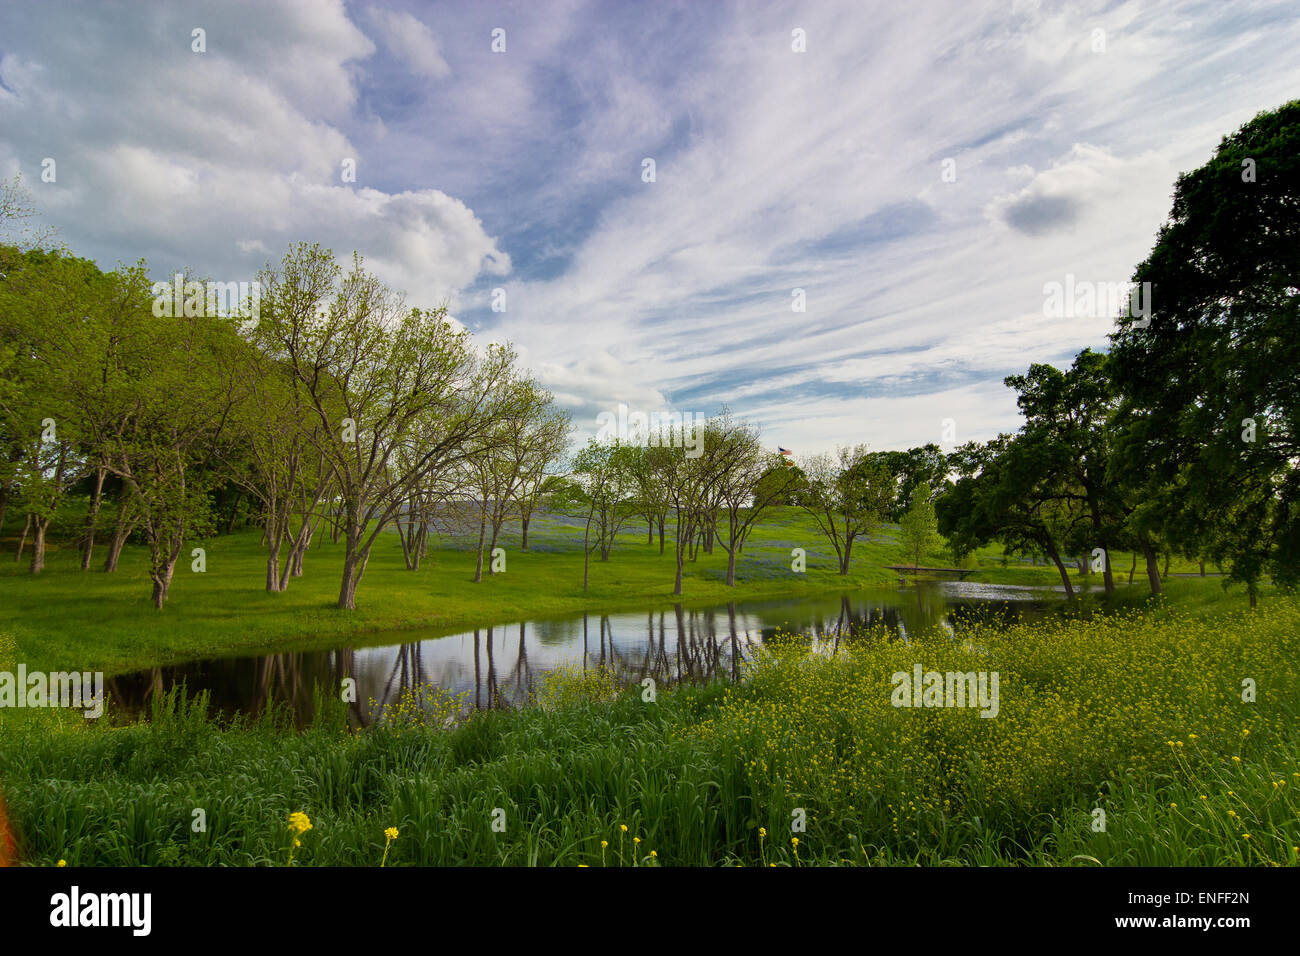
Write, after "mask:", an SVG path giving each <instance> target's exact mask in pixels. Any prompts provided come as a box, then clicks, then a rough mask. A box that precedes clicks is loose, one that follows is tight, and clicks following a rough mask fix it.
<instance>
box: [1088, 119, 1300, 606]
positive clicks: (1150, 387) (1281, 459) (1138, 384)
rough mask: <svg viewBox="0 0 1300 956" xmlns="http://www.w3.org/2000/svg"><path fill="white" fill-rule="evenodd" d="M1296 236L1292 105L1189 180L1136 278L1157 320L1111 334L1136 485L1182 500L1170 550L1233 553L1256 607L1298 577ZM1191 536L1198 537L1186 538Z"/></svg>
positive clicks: (1133, 320) (1237, 575) (1297, 127)
mask: <svg viewBox="0 0 1300 956" xmlns="http://www.w3.org/2000/svg"><path fill="white" fill-rule="evenodd" d="M1298 238H1300V100H1293V101H1291V102H1289V103H1286V104H1285V105H1284V106H1282V107H1281V108H1279V109H1277V110H1275V111H1273V112H1268V113H1261V114H1259V115H1258V116H1256V117H1255V118H1254V119H1253V120H1251V121H1250V122H1248V123H1246V124H1245V125H1244V126H1242V127H1241V129H1239V130H1238V131H1237V132H1235V133H1233V134H1232V135H1231V136H1227V137H1224V139H1223V140H1222V142H1221V143H1220V145H1219V147H1218V149H1217V150H1216V151H1215V154H1214V156H1213V157H1212V158H1211V159H1210V161H1209V162H1207V163H1206V164H1205V165H1204V166H1202V167H1200V168H1199V169H1197V170H1194V171H1193V172H1190V173H1185V174H1183V175H1182V176H1180V177H1179V178H1178V182H1177V184H1176V186H1175V189H1174V201H1173V208H1172V210H1171V212H1170V217H1169V221H1168V222H1167V223H1166V224H1165V225H1164V226H1163V227H1162V228H1161V230H1160V232H1159V234H1158V236H1157V238H1156V243H1155V246H1154V248H1153V249H1152V251H1151V253H1150V255H1149V256H1148V257H1147V258H1146V259H1145V260H1144V261H1143V262H1142V263H1141V264H1139V265H1138V267H1137V269H1136V270H1135V272H1134V276H1133V278H1134V281H1135V282H1149V283H1151V286H1150V288H1151V303H1150V304H1151V309H1150V314H1149V316H1147V317H1145V318H1144V319H1142V320H1139V319H1138V318H1137V317H1122V318H1121V320H1120V323H1119V330H1118V331H1117V332H1116V333H1115V335H1113V336H1112V350H1111V355H1112V367H1113V375H1114V379H1115V381H1116V383H1117V385H1118V387H1119V389H1120V391H1121V393H1122V394H1123V395H1124V400H1125V401H1124V416H1123V426H1124V431H1125V436H1124V439H1125V444H1126V446H1127V447H1128V448H1129V449H1131V451H1130V455H1132V456H1134V457H1133V460H1132V465H1133V467H1134V468H1135V469H1136V468H1142V469H1144V470H1145V471H1146V472H1147V473H1148V477H1147V481H1146V482H1140V481H1138V480H1136V479H1131V483H1133V484H1134V485H1138V484H1143V485H1144V486H1145V487H1147V488H1148V489H1149V488H1150V487H1152V486H1157V487H1174V486H1176V487H1178V488H1179V492H1180V496H1179V500H1178V502H1176V503H1175V505H1176V506H1175V507H1174V508H1173V509H1172V510H1170V511H1169V512H1168V517H1167V520H1164V521H1160V522H1159V523H1160V524H1162V525H1163V527H1164V529H1165V531H1166V532H1167V536H1168V538H1169V539H1170V540H1171V541H1173V542H1175V543H1176V544H1179V545H1181V546H1184V547H1195V548H1196V549H1198V550H1200V551H1201V553H1205V551H1206V550H1210V551H1212V552H1213V553H1215V554H1218V555H1220V556H1221V557H1222V559H1223V560H1224V561H1226V562H1227V563H1228V567H1229V580H1237V581H1241V582H1243V583H1245V584H1246V585H1247V588H1248V591H1249V592H1250V593H1251V595H1252V596H1253V595H1254V593H1255V590H1256V589H1257V584H1258V581H1259V579H1260V577H1261V576H1262V575H1263V574H1264V573H1266V572H1267V573H1272V574H1273V575H1274V576H1275V578H1276V579H1277V580H1279V581H1283V582H1294V581H1296V580H1297V578H1300V477H1298V476H1297V473H1296V467H1295V464H1296V462H1297V461H1298V460H1300V421H1298V419H1300V379H1297V377H1296V376H1295V374H1294V371H1293V370H1294V369H1295V368H1296V367H1297V365H1298V364H1300V339H1297V337H1296V335H1295V329H1296V327H1297V324H1298V323H1300V311H1298V310H1300V241H1297V240H1298ZM1152 520H1156V519H1155V516H1153V519H1152ZM1243 520H1245V521H1246V523H1247V525H1248V526H1249V529H1250V533H1248V534H1245V533H1242V528H1243V525H1242V522H1243ZM1189 529H1197V534H1198V537H1199V540H1195V541H1189V540H1187V539H1186V538H1183V537H1181V535H1182V534H1183V533H1184V532H1186V531H1187V530H1189ZM1225 583H1226V582H1225Z"/></svg>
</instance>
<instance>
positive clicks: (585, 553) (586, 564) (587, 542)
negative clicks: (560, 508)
mask: <svg viewBox="0 0 1300 956" xmlns="http://www.w3.org/2000/svg"><path fill="white" fill-rule="evenodd" d="M590 576H591V512H588V513H587V528H586V530H585V531H583V533H582V593H583V594H586V593H587V582H588V580H590ZM582 623H583V625H584V626H585V625H586V623H587V618H586V615H583V618H582ZM584 663H585V658H584Z"/></svg>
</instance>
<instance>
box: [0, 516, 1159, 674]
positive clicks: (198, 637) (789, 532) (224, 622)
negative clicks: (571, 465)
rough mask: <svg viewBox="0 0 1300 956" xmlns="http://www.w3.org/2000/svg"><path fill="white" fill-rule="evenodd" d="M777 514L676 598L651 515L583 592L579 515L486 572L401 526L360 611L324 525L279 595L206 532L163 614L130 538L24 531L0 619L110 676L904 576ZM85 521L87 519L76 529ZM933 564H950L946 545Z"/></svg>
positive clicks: (365, 584) (884, 549)
mask: <svg viewBox="0 0 1300 956" xmlns="http://www.w3.org/2000/svg"><path fill="white" fill-rule="evenodd" d="M766 517H767V520H765V521H764V522H763V523H761V524H760V525H759V526H758V528H757V529H756V530H755V532H754V535H753V538H752V543H751V544H750V546H749V547H747V548H746V550H745V552H744V553H743V554H742V555H741V557H740V559H739V561H738V565H737V586H736V587H734V588H731V587H728V586H727V585H726V582H725V576H726V553H725V552H724V551H723V550H722V549H721V548H715V549H714V553H713V554H712V555H705V554H701V555H700V557H699V558H698V560H697V561H694V562H688V563H687V565H686V571H685V575H686V576H685V581H684V585H683V591H684V594H683V596H682V597H681V598H676V597H674V596H673V594H672V587H673V573H674V558H673V555H672V541H671V539H670V540H669V541H668V550H667V552H666V553H665V554H663V555H660V554H659V547H658V543H657V542H656V543H655V544H648V543H647V542H646V535H645V530H644V527H643V526H642V527H641V528H640V529H639V530H635V529H633V530H627V531H625V532H624V533H623V535H622V536H621V538H620V540H619V542H618V545H617V547H616V549H615V550H614V552H613V555H612V557H611V559H610V561H609V562H607V563H602V562H601V561H599V559H598V556H597V557H596V558H595V559H593V562H592V569H591V584H590V589H589V590H588V592H587V593H585V594H584V593H583V590H582V530H581V527H580V526H579V525H578V524H577V522H575V521H573V520H571V519H562V518H543V519H541V520H539V521H537V522H535V526H534V527H533V528H532V529H530V534H529V550H528V551H523V550H522V549H521V547H520V538H519V533H518V530H517V528H514V527H508V528H507V530H506V533H505V534H504V535H503V540H502V541H501V542H500V545H501V546H502V547H504V548H505V550H506V572H505V573H504V574H498V575H491V576H489V575H487V574H486V572H485V574H484V580H483V581H482V582H481V583H478V584H475V583H474V582H473V580H472V579H473V576H474V564H475V552H474V545H475V543H476V541H470V540H468V539H465V538H444V539H441V540H439V541H437V542H436V543H435V544H434V545H433V546H431V548H430V553H429V555H428V557H427V558H426V559H425V561H424V562H423V564H422V566H421V567H420V569H419V570H417V571H409V570H407V569H406V566H405V563H404V561H403V559H402V552H401V547H400V544H399V542H398V539H397V537H396V535H395V534H392V533H389V534H385V535H383V536H382V537H381V539H380V541H379V542H378V543H377V544H376V545H375V549H374V552H373V554H372V556H371V559H370V562H369V564H368V566H367V569H366V573H365V577H364V578H363V579H362V581H361V585H360V589H359V591H358V595H357V610H356V611H354V612H341V611H339V610H337V608H336V607H335V602H336V601H337V598H338V587H339V578H340V576H341V574H342V563H343V555H342V546H341V545H335V544H331V543H330V541H329V539H328V537H327V536H325V535H324V534H321V535H320V536H319V537H318V541H317V543H316V544H315V545H313V547H312V549H311V551H310V552H309V553H308V555H307V557H306V560H305V570H304V574H303V576H302V577H301V578H294V579H292V580H291V582H290V585H289V589H288V591H287V592H284V593H279V594H271V593H267V592H266V591H265V589H264V584H265V578H266V570H265V568H266V554H265V551H264V550H263V549H262V547H261V545H260V535H259V532H257V531H255V530H243V531H240V532H238V533H235V534H231V535H223V536H221V537H217V538H212V539H209V540H205V541H195V542H193V543H192V546H193V547H201V548H203V549H204V551H205V563H206V571H205V572H203V573H196V572H194V571H192V570H191V561H190V558H189V552H188V551H187V552H186V555H185V556H183V557H182V560H181V561H180V562H179V563H178V564H177V568H176V576H175V578H174V580H173V583H172V587H171V596H170V598H169V600H168V602H167V605H166V607H165V608H164V609H163V610H162V611H161V612H159V611H155V610H154V609H153V607H152V606H151V605H150V603H149V593H150V584H149V579H148V555H147V552H146V551H145V549H144V548H143V547H140V546H128V547H127V549H126V550H125V551H124V552H123V555H122V558H121V562H120V564H119V568H118V570H117V571H116V572H115V573H113V574H103V573H101V572H100V571H98V570H93V571H90V572H83V571H81V570H80V563H79V555H78V554H77V553H76V551H75V549H73V548H71V547H63V548H59V547H54V548H52V550H51V551H50V554H49V558H48V564H47V568H46V570H45V571H44V572H43V573H42V574H40V575H39V576H36V577H33V576H31V575H30V574H28V573H26V562H23V563H22V564H18V563H15V562H14V561H13V554H14V552H15V551H16V543H15V542H14V541H13V540H12V535H11V537H10V540H9V541H8V542H6V544H7V548H6V550H5V551H4V552H3V553H0V592H2V593H3V595H4V601H3V602H2V603H0V630H5V631H8V632H10V633H11V634H13V635H14V637H15V638H16V639H17V641H18V647H19V651H20V656H21V658H22V659H23V660H24V661H25V662H26V663H27V664H28V666H29V667H32V668H44V669H47V670H59V669H70V668H75V669H79V670H99V671H104V672H105V673H107V674H110V675H112V674H117V673H123V672H129V671H136V670H141V669H144V668H146V667H153V666H164V665H169V664H177V663H182V662H184V661H188V660H195V659H200V658H211V657H220V656H229V655H236V654H255V653H272V652H276V651H283V650H306V649H313V648H320V647H330V646H337V645H338V644H339V643H340V642H341V641H342V640H343V639H347V640H348V641H350V642H352V643H356V644H363V643H366V641H367V640H372V641H384V642H389V643H391V638H385V637H384V636H383V634H384V632H388V631H394V630H399V629H409V628H420V629H422V630H424V631H427V632H429V633H431V634H432V633H439V632H441V633H451V632H453V631H456V630H463V629H464V628H466V627H479V626H483V627H486V626H490V625H494V624H502V623H509V622H511V621H516V620H520V619H522V618H546V617H556V616H562V615H570V614H575V613H581V612H583V611H592V612H599V611H612V610H630V609H646V610H649V609H652V608H657V607H664V606H667V605H671V604H672V603H674V602H676V601H681V602H682V603H684V604H686V605H688V606H700V605H717V604H723V603H726V602H728V601H733V600H736V601H740V600H750V599H754V598H764V597H798V596H802V595H813V594H819V593H821V594H824V593H827V592H831V591H837V592H838V591H844V590H856V589H859V588H865V587H880V586H894V585H896V583H897V580H898V575H897V574H896V573H895V572H893V571H889V570H887V569H886V568H885V567H884V565H887V564H897V563H901V558H900V557H899V548H898V545H897V543H896V541H895V540H894V537H893V535H894V534H895V530H894V529H893V528H890V527H888V526H887V527H885V528H882V529H881V530H880V531H879V532H878V533H877V534H876V535H874V536H873V538H872V539H871V540H868V541H866V542H862V541H859V542H857V543H855V546H854V553H853V562H852V566H851V568H850V573H849V574H848V575H847V576H843V577H842V576H840V575H839V574H838V573H837V571H836V564H835V556H834V553H833V551H832V550H831V548H830V546H829V545H828V544H826V543H825V541H824V540H823V539H822V538H820V537H819V536H818V535H817V534H816V532H815V531H814V529H813V526H812V523H811V521H810V520H809V519H808V518H807V517H806V516H805V515H803V514H802V513H801V512H799V511H798V510H797V509H774V510H773V511H771V512H769V514H768V516H766ZM69 520H70V521H71V519H69ZM75 526H76V524H75V521H73V522H72V523H71V526H70V527H75ZM188 547H189V546H187V548H188ZM795 547H801V548H804V549H805V551H806V552H807V571H806V572H805V573H801V574H796V573H794V572H792V571H791V554H790V552H791V549H792V548H795ZM926 561H927V563H930V564H941V565H944V566H946V565H947V564H948V563H950V559H947V558H945V557H944V556H943V555H942V554H932V555H930V556H928V557H927V559H926ZM972 563H973V564H974V565H975V566H976V567H977V568H979V569H980V570H979V573H978V575H976V576H975V577H973V578H972V580H980V579H984V580H998V581H1005V582H1007V583H1024V584H1044V585H1052V584H1054V583H1057V582H1058V581H1059V578H1058V577H1057V575H1056V572H1055V570H1054V569H1052V568H1049V567H1043V566H1037V567H1030V566H1027V565H1026V566H1017V564H1016V563H1014V562H1013V563H1011V565H1010V566H1009V567H1003V566H1002V558H1001V555H1000V554H999V552H998V550H997V549H996V548H986V549H983V550H982V551H980V552H978V553H977V554H976V555H974V556H973V560H972ZM95 567H96V568H98V563H96V565H95ZM1094 579H1095V578H1094ZM1141 583H1143V587H1145V585H1144V582H1141Z"/></svg>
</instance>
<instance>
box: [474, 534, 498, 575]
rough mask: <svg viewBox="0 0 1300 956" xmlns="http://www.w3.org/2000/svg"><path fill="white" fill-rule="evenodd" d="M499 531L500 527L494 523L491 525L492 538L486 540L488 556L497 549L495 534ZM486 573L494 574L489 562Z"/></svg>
mask: <svg viewBox="0 0 1300 956" xmlns="http://www.w3.org/2000/svg"><path fill="white" fill-rule="evenodd" d="M500 533H501V529H500V527H498V526H496V525H493V526H492V539H491V540H490V541H489V542H488V550H487V553H488V555H489V556H491V554H492V552H494V551H495V550H496V549H497V536H498V535H499V534H500ZM479 561H480V562H482V558H480V559H479ZM488 574H496V572H495V571H493V570H492V565H491V564H490V563H489V564H488Z"/></svg>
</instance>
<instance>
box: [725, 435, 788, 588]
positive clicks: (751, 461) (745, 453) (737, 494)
mask: <svg viewBox="0 0 1300 956" xmlns="http://www.w3.org/2000/svg"><path fill="white" fill-rule="evenodd" d="M718 431H719V437H720V444H721V446H722V449H723V453H722V455H721V456H720V458H721V460H720V461H719V462H718V468H719V469H720V471H721V476H720V478H719V481H718V485H717V488H718V501H719V504H720V505H721V510H722V512H723V516H724V517H725V518H726V525H725V528H724V529H722V531H721V533H720V534H719V535H718V543H719V544H721V545H722V548H723V550H725V551H726V552H727V586H728V587H735V586H736V559H737V558H738V557H739V556H740V554H741V552H742V551H744V549H745V542H746V541H747V540H749V535H750V533H751V532H752V531H753V530H754V525H755V524H757V522H758V519H759V517H760V516H761V515H762V514H763V512H764V511H766V510H767V509H768V508H769V507H770V506H771V505H772V504H773V503H774V502H776V501H777V500H779V499H781V498H783V497H785V495H786V494H787V493H788V489H789V488H790V486H791V485H792V484H793V482H794V480H795V476H794V475H793V474H792V473H791V469H789V468H787V467H785V466H783V465H781V464H780V460H781V456H780V455H778V454H776V453H774V452H768V451H765V450H764V449H763V446H762V445H761V444H760V442H759V439H758V429H757V428H755V427H752V426H748V425H744V424H741V425H732V424H731V423H730V421H729V420H726V419H724V420H723V422H722V423H721V425H720V427H719V429H718Z"/></svg>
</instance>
